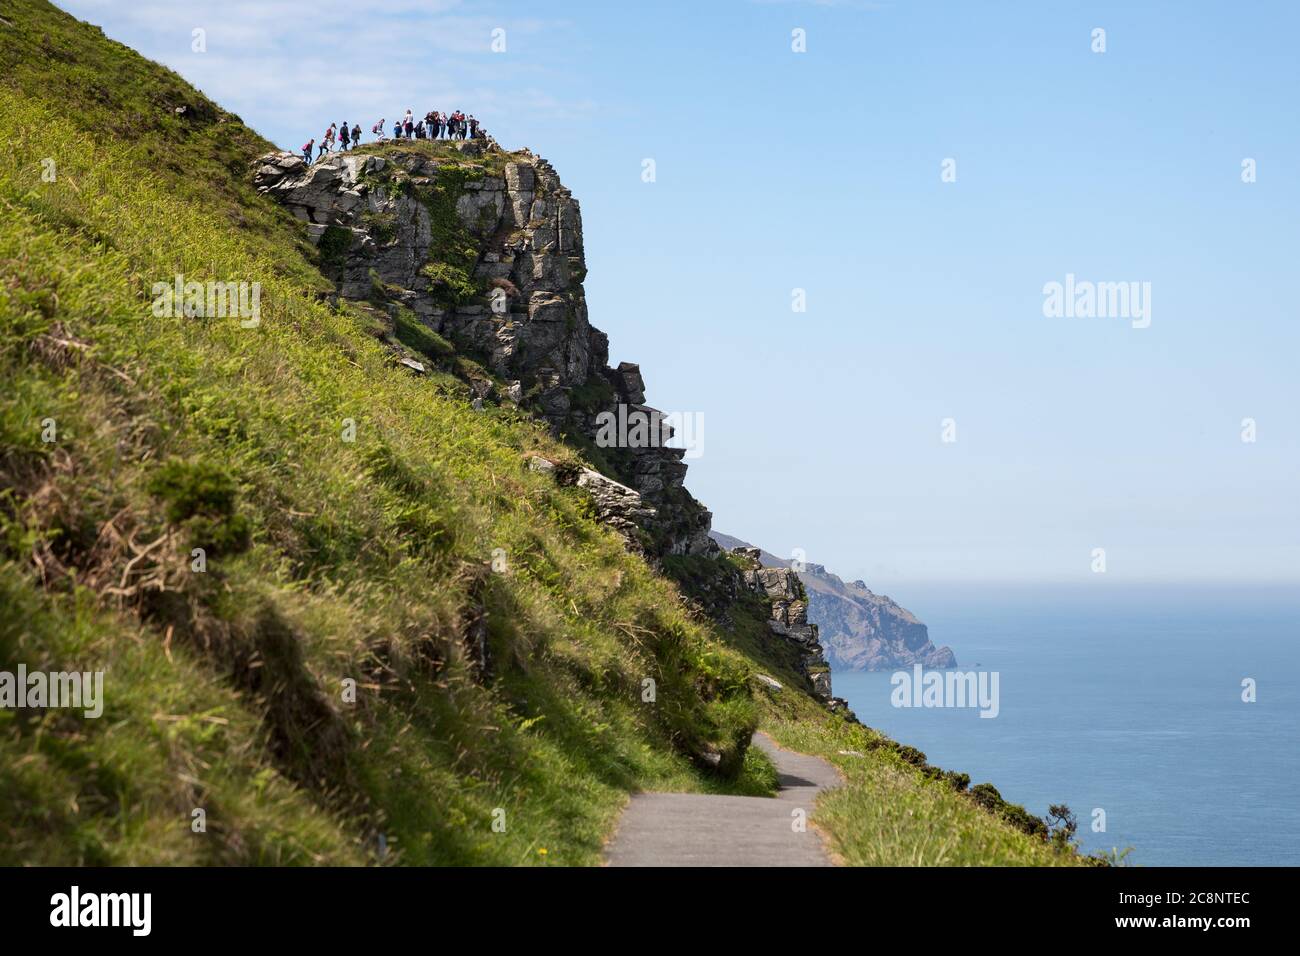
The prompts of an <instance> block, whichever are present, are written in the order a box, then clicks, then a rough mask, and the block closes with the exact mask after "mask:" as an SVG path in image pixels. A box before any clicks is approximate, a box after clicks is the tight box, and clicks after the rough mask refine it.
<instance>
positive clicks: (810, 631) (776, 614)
mask: <svg viewBox="0 0 1300 956" xmlns="http://www.w3.org/2000/svg"><path fill="white" fill-rule="evenodd" d="M732 553H733V554H736V555H739V556H740V557H742V558H745V559H746V560H747V561H749V562H752V563H753V564H757V563H758V561H759V556H760V553H761V552H759V549H757V548H751V547H739V548H736V549H735V550H734V551H732ZM741 577H742V579H743V581H744V583H745V585H746V586H748V587H749V588H750V590H752V591H754V592H755V593H757V594H761V595H762V596H763V598H764V599H765V600H767V601H770V602H771V606H772V611H771V617H770V618H769V620H768V622H767V626H768V629H769V630H770V631H771V632H772V634H773V635H775V636H776V637H780V638H783V639H784V640H787V641H789V642H790V643H791V644H793V645H794V646H795V647H796V648H797V649H798V651H799V662H800V668H801V670H802V671H803V674H804V676H805V677H806V678H807V679H808V682H809V685H810V686H811V687H812V692H813V694H814V696H816V697H818V698H820V699H821V700H822V701H825V702H827V703H829V702H830V701H831V700H832V699H833V698H832V697H831V669H830V665H829V664H827V663H826V658H825V657H824V656H823V654H822V645H821V642H820V641H819V640H818V637H817V625H816V624H809V623H808V617H807V611H808V603H807V599H806V598H807V595H806V592H805V591H804V587H803V584H802V583H801V582H800V580H799V575H798V574H796V573H795V572H794V571H792V570H790V569H789V568H764V567H751V568H748V569H746V570H745V571H743V572H742V573H741Z"/></svg>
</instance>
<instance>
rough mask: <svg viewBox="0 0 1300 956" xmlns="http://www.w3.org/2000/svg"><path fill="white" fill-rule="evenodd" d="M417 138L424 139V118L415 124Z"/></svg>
mask: <svg viewBox="0 0 1300 956" xmlns="http://www.w3.org/2000/svg"><path fill="white" fill-rule="evenodd" d="M415 138H416V139H424V120H420V121H419V122H418V123H416V124H415Z"/></svg>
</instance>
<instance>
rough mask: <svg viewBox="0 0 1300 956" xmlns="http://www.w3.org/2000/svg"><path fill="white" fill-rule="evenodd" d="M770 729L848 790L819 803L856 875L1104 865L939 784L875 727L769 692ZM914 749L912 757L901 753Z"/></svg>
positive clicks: (766, 723) (835, 845)
mask: <svg viewBox="0 0 1300 956" xmlns="http://www.w3.org/2000/svg"><path fill="white" fill-rule="evenodd" d="M764 698H765V703H764V708H763V709H764V715H765V716H764V719H763V729H764V730H765V731H767V732H768V733H769V734H771V735H772V737H773V739H774V740H776V741H777V743H779V744H780V745H781V746H783V747H785V748H787V749H790V750H797V751H801V752H803V753H810V754H815V755H816V756H819V757H822V758H824V759H825V760H827V761H829V762H830V763H832V764H834V765H835V767H836V768H837V769H838V770H839V771H840V773H841V774H842V775H843V777H844V783H843V785H842V786H840V787H839V788H836V789H833V790H830V791H827V792H826V793H824V794H823V795H822V796H821V797H820V798H819V799H818V801H817V809H816V813H815V815H814V821H815V823H816V825H817V826H818V827H820V828H821V829H822V830H824V831H825V832H826V833H827V835H828V837H829V845H830V847H831V849H832V851H833V852H834V853H835V855H836V856H837V857H838V858H839V860H840V861H841V862H843V863H845V864H847V865H850V866H1079V865H1089V864H1091V863H1094V862H1095V861H1094V860H1092V859H1091V858H1088V857H1084V856H1081V855H1079V854H1078V853H1076V852H1075V851H1074V850H1073V849H1067V850H1064V851H1060V850H1057V849H1056V848H1055V847H1053V846H1052V845H1051V844H1050V843H1048V842H1047V841H1045V840H1043V839H1041V838H1038V837H1033V836H1030V835H1028V834H1026V833H1024V832H1023V831H1021V830H1020V829H1018V828H1016V827H1015V826H1013V825H1012V824H1011V823H1010V822H1008V821H1007V820H1005V819H1003V818H1001V817H1000V816H999V815H997V814H994V813H990V812H989V811H987V810H986V809H984V808H983V807H981V806H979V805H978V804H977V803H976V801H975V800H974V799H973V798H972V797H971V795H970V793H969V792H962V791H958V790H957V789H955V788H954V786H953V785H952V784H951V783H950V782H949V781H948V780H946V779H944V778H942V777H938V778H934V779H929V778H927V777H926V775H925V774H924V773H923V772H922V771H921V770H920V769H919V768H918V767H916V766H914V765H913V764H912V763H910V762H908V760H907V759H905V758H904V757H903V756H901V755H900V753H899V752H898V750H899V749H900V748H897V747H896V745H895V746H890V744H891V743H892V742H890V741H889V740H888V739H887V738H885V737H883V736H882V735H880V734H879V733H877V732H876V731H874V730H871V729H870V728H867V727H863V726H861V725H857V724H853V723H851V722H849V721H847V720H845V719H844V718H842V717H840V716H837V715H834V714H830V713H828V712H826V711H824V710H822V709H820V708H817V707H815V706H811V702H810V701H808V699H807V698H806V697H803V696H801V695H797V694H791V693H790V692H789V691H788V690H786V691H770V690H765V691H764ZM901 749H906V748H901Z"/></svg>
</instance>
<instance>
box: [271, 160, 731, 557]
mask: <svg viewBox="0 0 1300 956" xmlns="http://www.w3.org/2000/svg"><path fill="white" fill-rule="evenodd" d="M456 149H457V150H458V151H459V152H458V155H457V156H452V157H436V158H435V157H431V156H428V155H425V154H423V153H422V152H421V151H419V150H408V149H403V148H401V147H400V146H394V147H392V148H391V150H390V151H389V152H388V153H387V154H386V155H374V154H369V153H339V154H332V155H327V156H325V157H323V158H322V159H319V160H317V161H316V162H314V163H308V162H305V161H304V160H303V158H302V157H301V156H299V155H297V154H294V153H272V154H270V155H267V156H263V157H261V158H260V159H259V160H257V162H256V163H254V166H253V181H254V184H255V185H256V187H257V188H258V189H259V190H260V191H262V192H264V193H266V194H267V195H269V196H272V197H274V198H275V199H276V200H278V201H279V202H281V203H282V204H283V205H284V206H285V207H286V208H287V209H288V210H290V212H292V213H293V214H294V215H295V216H296V217H297V218H298V219H300V220H302V221H303V222H304V223H305V224H306V230H307V236H308V238H309V239H310V240H311V242H313V243H314V244H315V245H316V246H317V247H318V248H320V250H321V269H322V271H323V272H324V273H325V274H326V275H327V276H328V277H329V278H330V279H331V280H333V281H334V283H335V284H336V286H337V289H338V292H339V294H340V295H342V296H343V297H345V298H349V299H354V300H358V301H362V300H364V301H373V300H374V299H375V298H376V296H381V297H382V298H383V299H385V300H386V301H387V302H388V303H390V308H391V309H392V310H394V314H396V311H395V310H396V309H397V308H398V307H402V308H407V309H410V311H411V313H412V314H413V315H414V316H415V318H416V319H417V320H418V321H420V322H422V323H423V324H424V325H426V326H427V327H428V328H429V329H431V330H432V331H434V332H436V333H438V334H439V335H441V336H443V337H445V338H447V339H449V340H450V341H452V342H453V343H454V344H455V345H456V347H457V348H458V349H459V350H462V351H465V352H468V353H469V354H470V355H471V357H475V358H479V359H480V360H482V361H483V362H484V364H485V365H486V366H487V367H488V369H489V370H490V371H491V372H492V373H494V374H495V375H496V376H498V377H499V378H500V379H502V380H503V381H506V382H509V383H510V385H509V386H508V388H506V389H505V394H506V395H507V396H508V397H509V398H510V399H511V400H512V401H514V402H516V403H517V404H520V405H522V406H524V407H526V408H529V409H531V410H532V411H533V412H534V413H536V414H537V415H539V416H541V417H542V418H544V419H545V420H546V421H548V422H549V423H550V424H551V425H552V427H553V428H554V429H555V430H556V431H568V432H570V433H576V434H579V435H585V436H587V437H588V438H594V436H595V435H596V432H597V422H596V420H597V418H598V417H599V416H600V415H601V413H603V412H617V410H618V409H619V407H620V406H631V407H637V408H644V402H645V382H644V380H643V379H642V377H641V371H640V369H639V368H638V367H637V366H636V365H634V364H632V363H628V362H623V363H620V364H619V366H618V368H617V369H611V368H609V364H608V363H609V340H608V337H607V336H606V335H605V333H603V332H601V331H600V330H599V329H597V328H595V327H594V326H592V325H591V323H590V322H589V321H588V317H587V302H586V294H585V292H584V290H583V287H582V280H583V279H584V278H585V276H586V272H587V266H586V261H585V258H584V255H583V239H582V212H581V209H580V208H579V205H578V201H577V200H576V199H574V198H573V196H572V194H571V193H570V192H569V190H568V189H566V188H565V187H564V186H563V184H561V182H560V178H559V176H558V175H556V173H555V170H554V168H553V167H552V166H551V164H550V163H548V162H546V160H544V159H541V158H540V157H537V156H534V155H532V154H531V153H529V152H528V151H526V150H523V151H520V152H518V153H512V154H509V158H508V161H506V162H504V163H499V165H493V164H491V163H487V162H484V163H482V164H477V163H475V160H478V159H483V158H485V157H487V156H488V154H492V156H493V157H495V158H496V159H497V160H500V159H501V158H502V152H501V150H500V147H498V146H497V145H496V143H495V141H494V140H492V139H490V138H485V139H482V140H477V141H475V140H471V141H467V142H464V143H458V144H456ZM489 167H492V168H501V169H502V174H501V175H493V174H492V173H491V170H490V169H489ZM442 190H451V191H453V192H454V196H450V197H448V196H445V195H443V192H441V191H442ZM448 198H450V200H451V201H450V206H449V205H448V203H447V199H448ZM435 216H442V217H447V216H451V217H452V218H454V220H455V223H454V224H455V225H457V226H458V228H459V229H461V230H463V233H462V234H463V235H464V236H467V237H468V238H469V241H470V243H471V244H472V245H473V247H474V250H475V257H474V261H473V263H472V264H471V265H469V267H468V269H465V266H464V263H463V262H461V261H460V260H456V261H454V262H451V263H450V264H449V262H448V257H449V255H450V250H448V249H445V248H442V247H441V246H440V245H439V242H440V240H439V238H438V237H439V236H442V235H445V232H446V227H447V226H448V223H447V222H445V221H442V220H440V221H439V223H437V226H438V228H435V223H434V221H433V217H435ZM451 258H452V259H455V257H454V256H452V257H451ZM453 266H454V268H452V267H453ZM449 269H450V271H451V272H452V273H454V275H452V279H455V282H456V283H458V284H455V286H454V288H455V290H457V291H456V294H454V295H453V294H451V292H452V291H453V285H452V284H449V283H450V282H451V279H449ZM456 270H460V271H459V272H457V271H456ZM474 283H477V284H478V286H479V287H480V288H481V290H482V293H483V294H482V295H481V296H469V297H466V296H465V294H464V288H465V286H466V285H467V284H474ZM489 289H490V290H492V291H493V292H494V293H497V294H496V295H495V298H493V297H492V296H489V294H488V292H489ZM578 396H581V401H579V400H578ZM491 398H492V396H491V394H489V393H488V392H483V391H477V390H476V392H475V399H474V403H475V407H476V408H479V407H483V405H484V402H485V401H488V400H491ZM651 411H653V410H651ZM655 414H660V413H658V412H656V413H655ZM684 454H685V452H684V450H683V449H675V448H665V447H662V445H661V443H655V444H653V445H651V446H650V447H644V448H642V447H635V448H632V447H628V448H624V447H619V448H617V449H614V450H612V451H611V452H610V453H609V454H608V455H606V459H607V460H608V461H609V462H610V464H611V467H612V469H613V473H611V475H609V476H608V477H609V478H611V479H613V480H614V481H615V483H616V484H618V485H619V486H620V487H628V488H630V489H631V490H632V491H634V492H636V494H637V495H639V496H640V498H641V499H643V504H644V507H642V508H637V509H631V511H629V512H628V513H632V512H633V511H634V512H635V513H637V514H638V515H639V516H640V517H639V518H638V520H641V521H644V522H645V525H644V527H645V529H646V530H647V531H648V532H649V536H650V540H651V542H652V543H653V547H654V550H655V552H656V553H657V554H661V555H668V554H716V553H717V552H718V550H719V549H718V547H717V545H716V544H715V543H714V542H713V541H712V539H711V538H710V537H709V530H710V524H711V521H712V515H710V513H709V512H708V510H707V509H706V508H704V506H703V505H701V504H700V503H699V502H698V501H696V500H695V499H694V498H692V497H691V496H690V495H689V494H687V493H686V491H685V489H684V487H683V482H684V480H685V475H686V465H685V463H684V462H683V461H682V458H683V457H684Z"/></svg>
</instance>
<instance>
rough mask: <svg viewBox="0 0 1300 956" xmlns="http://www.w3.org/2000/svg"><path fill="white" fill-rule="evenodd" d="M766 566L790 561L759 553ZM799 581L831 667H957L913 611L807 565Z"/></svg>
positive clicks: (722, 541) (726, 543) (736, 542)
mask: <svg viewBox="0 0 1300 956" xmlns="http://www.w3.org/2000/svg"><path fill="white" fill-rule="evenodd" d="M711 535H712V537H713V539H714V540H715V541H717V542H718V544H719V545H721V546H722V547H724V548H726V549H727V550H729V551H730V550H734V549H736V548H749V547H752V546H751V545H748V544H745V543H744V542H743V541H741V540H740V539H739V538H734V537H732V536H731V535H727V534H722V533H721V532H718V531H713V532H711ZM760 560H761V561H762V562H763V564H764V566H766V567H773V568H776V567H782V568H788V567H790V561H789V560H787V559H784V558H778V557H777V556H776V555H774V554H771V553H770V552H767V551H761V557H760ZM799 579H800V580H801V581H802V582H803V585H804V587H805V588H806V589H807V592H808V620H809V621H811V622H812V623H813V624H816V625H817V627H818V630H819V632H820V636H821V643H822V645H823V646H824V647H825V649H826V657H827V659H828V660H829V661H830V663H831V666H832V667H833V668H842V669H844V670H853V671H860V670H868V671H877V670H892V669H894V668H898V667H910V666H912V665H913V664H921V665H923V666H925V667H956V666H957V657H956V655H955V654H953V652H952V648H950V647H935V646H934V644H933V643H932V642H931V641H930V634H929V630H928V629H927V628H926V626H925V625H924V624H922V623H921V622H920V621H919V620H917V618H916V616H915V615H914V614H912V612H911V611H909V610H907V609H906V608H904V607H901V606H900V605H899V604H897V603H896V602H895V601H893V600H892V599H891V598H888V597H886V596H885V595H883V594H876V593H874V592H873V591H871V590H870V589H869V588H868V587H867V585H866V584H865V583H864V582H862V581H853V582H846V581H845V580H843V579H842V578H841V577H839V575H836V574H832V573H831V572H830V571H827V570H826V568H825V566H824V565H820V564H805V565H804V567H803V570H802V571H800V572H799Z"/></svg>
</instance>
